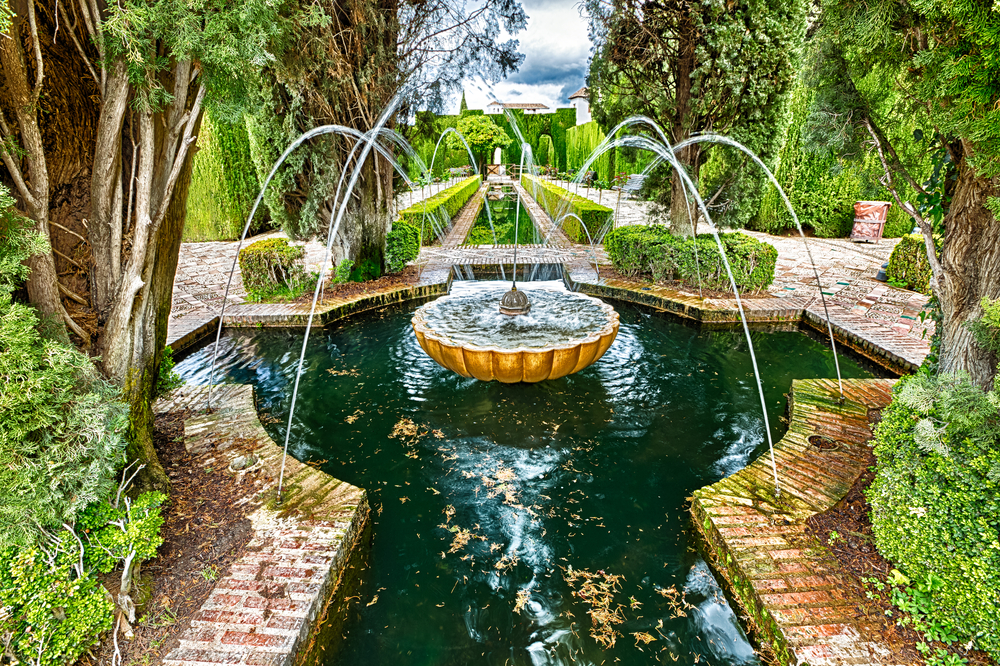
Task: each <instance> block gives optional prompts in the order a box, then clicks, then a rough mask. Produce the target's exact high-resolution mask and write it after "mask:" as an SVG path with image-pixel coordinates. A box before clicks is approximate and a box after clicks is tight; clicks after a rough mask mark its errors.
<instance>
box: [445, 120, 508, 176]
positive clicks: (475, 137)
mask: <svg viewBox="0 0 1000 666" xmlns="http://www.w3.org/2000/svg"><path fill="white" fill-rule="evenodd" d="M456 129H457V130H458V132H459V133H460V134H461V135H462V136H463V137H465V141H466V142H467V143H468V144H469V148H470V149H471V150H472V154H473V155H475V156H476V160H477V161H478V162H479V163H480V164H483V163H484V160H485V161H489V160H490V158H491V155H492V154H493V151H494V150H495V149H497V148H506V147H507V146H509V145H510V143H511V140H512V139H511V138H510V136H509V135H508V134H507V133H506V132H504V131H503V130H502V129H501V128H500V127H498V126H497V124H496V123H494V122H493V120H492V119H491V118H490V117H489V116H485V115H484V116H471V115H470V116H463V117H462V118H461V119H459V121H458V124H457V125H456ZM446 141H447V143H448V147H449V148H451V149H452V150H458V149H463V150H464V149H465V145H464V144H463V143H462V142H461V141H460V140H459V138H458V137H457V136H455V135H454V134H449V135H448V138H447V139H446Z"/></svg>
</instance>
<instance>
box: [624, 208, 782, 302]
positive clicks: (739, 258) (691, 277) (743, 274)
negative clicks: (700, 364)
mask: <svg viewBox="0 0 1000 666" xmlns="http://www.w3.org/2000/svg"><path fill="white" fill-rule="evenodd" d="M721 239H722V245H723V247H724V248H725V250H726V257H727V259H728V260H729V265H730V267H731V268H732V271H733V277H734V279H735V280H736V286H737V288H739V290H740V291H741V292H744V291H745V292H758V291H763V290H764V289H767V287H769V286H770V285H771V283H772V282H773V281H774V267H775V264H776V262H777V259H778V251H777V250H776V249H775V248H774V246H773V245H770V244H768V243H763V242H761V241H758V240H757V239H755V238H751V237H750V236H747V235H746V234H743V233H739V232H735V233H727V234H721ZM696 247H697V257H696V256H695V250H696ZM604 249H605V250H606V251H607V253H608V258H609V259H611V263H612V264H613V265H614V267H615V270H617V271H618V272H619V273H621V274H622V275H625V276H627V277H637V276H649V277H651V278H652V279H654V280H674V279H676V280H680V281H682V282H684V283H685V284H687V285H689V286H692V287H698V285H699V281H700V284H701V285H702V286H703V287H704V288H706V289H713V290H720V291H728V290H730V289H731V286H730V283H729V276H728V274H727V273H726V268H725V265H724V264H723V262H722V256H721V255H720V254H719V249H718V246H717V245H716V243H715V239H714V238H713V237H712V236H711V235H709V234H702V235H700V236H698V238H697V239H696V240H694V239H691V238H680V237H677V236H674V235H672V234H671V233H670V231H669V229H667V228H666V227H664V226H649V227H647V226H644V225H629V226H624V227H618V228H617V229H614V230H612V231H610V232H608V235H607V236H605V238H604Z"/></svg>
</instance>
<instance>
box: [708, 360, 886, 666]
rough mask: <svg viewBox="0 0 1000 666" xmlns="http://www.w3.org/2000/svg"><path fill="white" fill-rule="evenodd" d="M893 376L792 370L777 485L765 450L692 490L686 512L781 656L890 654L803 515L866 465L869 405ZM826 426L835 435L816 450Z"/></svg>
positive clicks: (829, 500)
mask: <svg viewBox="0 0 1000 666" xmlns="http://www.w3.org/2000/svg"><path fill="white" fill-rule="evenodd" d="M893 384H894V381H893V380H887V379H868V380H864V379H851V380H844V394H845V397H846V400H845V401H844V403H843V404H840V402H839V391H838V389H837V383H836V381H833V380H823V379H811V380H796V381H795V382H793V384H792V390H791V392H790V394H789V403H790V404H789V406H790V410H791V422H790V424H789V427H788V432H787V433H786V434H785V436H784V437H783V438H782V439H781V441H779V442H777V443H776V444H775V446H774V453H775V460H776V467H777V470H778V479H779V483H780V486H781V492H780V494H776V493H775V490H774V481H773V476H772V468H771V461H770V457H769V455H768V454H767V453H765V454H764V455H762V456H761V457H760V458H758V459H757V460H756V461H755V462H754V463H753V464H751V465H749V466H748V467H746V468H744V469H743V470H741V471H739V472H737V473H735V474H733V475H732V476H729V477H727V478H725V479H722V480H721V481H718V482H717V483H715V484H713V485H711V486H706V487H705V488H701V489H699V490H696V491H695V492H694V496H693V497H692V500H691V515H692V517H693V519H694V523H695V525H696V527H697V528H698V530H699V531H700V533H701V535H702V537H703V538H704V540H705V544H706V546H707V550H708V553H709V560H710V562H711V564H712V567H713V568H714V569H715V570H716V572H717V573H718V574H719V577H720V580H722V581H723V582H724V585H725V586H726V588H727V592H728V593H729V594H730V596H731V597H733V598H734V600H735V602H736V604H737V605H738V606H739V608H740V611H741V614H742V615H743V616H744V619H745V620H746V622H747V623H748V624H749V625H750V629H751V630H752V632H753V633H754V634H755V636H756V638H757V639H758V640H759V641H761V642H762V643H766V644H767V647H768V648H770V650H771V651H773V653H774V655H775V657H776V659H777V661H778V662H779V663H780V664H782V665H783V666H798V665H800V664H805V663H808V664H809V666H834V665H835V664H884V663H891V655H892V652H891V650H889V649H888V648H887V647H886V646H885V645H882V644H881V643H880V642H879V639H878V637H872V636H868V635H866V631H865V629H864V627H863V625H862V624H861V623H859V622H858V621H857V619H856V615H857V612H856V608H857V606H858V604H859V603H861V601H862V600H861V599H860V598H856V597H854V596H852V592H850V590H849V589H848V588H847V587H846V586H845V585H844V580H845V579H847V578H848V577H849V576H850V574H848V573H847V572H845V571H843V570H842V569H841V568H840V565H839V563H838V562H837V560H836V559H835V558H834V557H833V556H832V555H831V554H830V553H829V551H827V550H826V548H825V547H824V546H823V544H822V543H820V542H819V540H818V539H816V538H815V537H813V536H811V535H809V534H808V533H806V525H805V521H806V519H807V518H809V517H810V516H812V515H814V514H816V513H821V512H823V511H825V510H827V509H829V508H830V507H832V506H834V505H835V504H836V503H837V502H839V501H840V500H841V499H842V498H843V497H844V495H846V494H847V492H848V491H849V490H850V488H851V486H852V485H853V484H854V481H855V480H856V479H857V477H858V476H859V475H860V474H861V472H862V471H863V470H864V468H865V462H864V457H863V454H864V450H865V448H867V447H868V446H869V444H868V441H869V440H870V439H871V437H872V434H871V430H870V428H869V426H868V410H869V409H881V408H882V407H884V406H885V405H887V404H888V402H889V399H890V394H891V389H892V385H893ZM812 435H822V436H825V437H828V438H830V439H833V440H835V441H836V442H838V443H839V447H838V448H837V449H834V450H826V451H824V450H820V449H817V448H815V447H814V446H812V445H811V444H810V443H809V441H808V440H809V437H810V436H812Z"/></svg>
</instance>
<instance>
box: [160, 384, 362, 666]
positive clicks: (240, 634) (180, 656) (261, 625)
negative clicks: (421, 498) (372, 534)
mask: <svg viewBox="0 0 1000 666" xmlns="http://www.w3.org/2000/svg"><path fill="white" fill-rule="evenodd" d="M206 394H207V387H205V386H183V387H181V388H179V389H177V390H175V391H173V392H172V393H170V394H168V395H167V396H164V397H163V398H161V399H159V400H158V401H157V402H156V404H155V405H154V411H156V412H158V413H159V412H168V411H174V410H179V409H186V408H189V409H194V410H199V411H200V410H201V409H202V408H203V407H204V406H205V401H206V397H207V395H206ZM212 406H213V408H214V411H213V412H212V413H211V414H205V413H201V414H198V412H197V411H196V412H195V414H196V415H195V416H192V417H191V418H189V419H187V420H186V421H185V423H184V446H185V448H186V449H187V450H188V451H189V452H190V453H192V454H193V455H196V456H201V458H200V462H201V463H202V464H204V465H212V464H215V465H220V464H221V465H225V466H227V467H228V468H229V469H230V470H231V472H232V473H233V474H235V475H237V476H239V484H240V486H241V487H242V488H244V489H245V491H244V492H245V494H244V497H243V498H242V499H241V500H238V502H237V504H238V505H244V504H245V505H247V506H249V507H250V508H252V511H249V512H248V513H249V520H250V522H251V525H252V529H253V531H254V535H253V538H252V539H251V541H250V542H249V544H248V545H247V548H246V552H245V554H244V555H243V556H242V557H241V558H240V559H239V560H237V561H236V562H235V563H233V565H232V566H231V567H230V569H229V571H228V572H226V574H225V575H224V576H223V577H222V578H220V579H219V580H218V582H217V583H216V584H215V587H214V588H213V590H212V592H211V594H210V595H209V597H208V599H207V600H206V601H205V603H204V604H203V605H202V606H201V608H200V609H199V611H198V612H197V613H196V614H195V615H194V617H193V618H192V619H191V620H190V623H189V626H187V627H184V628H183V630H182V632H181V634H180V640H179V645H178V646H177V647H175V648H174V649H173V650H171V651H170V652H169V653H168V654H167V655H166V657H164V659H163V661H162V663H163V664H165V665H167V666H209V665H213V664H269V665H273V666H285V665H291V664H293V663H303V659H305V658H307V657H308V656H309V655H310V654H312V656H313V658H314V659H315V658H316V657H317V655H316V654H314V653H315V651H316V650H315V645H316V638H317V637H316V635H315V631H314V630H315V628H316V627H315V625H316V621H317V619H318V618H319V617H321V616H322V615H323V614H324V613H325V612H326V610H327V607H328V604H330V603H331V601H332V600H333V599H334V597H335V596H336V595H343V594H344V593H345V590H344V589H342V587H341V580H342V579H343V578H344V575H345V573H346V571H347V570H348V569H350V568H352V567H355V566H356V561H355V560H356V558H357V557H359V556H360V555H361V554H362V553H361V551H362V550H363V549H364V548H366V547H367V545H366V544H365V543H364V541H365V536H364V535H365V533H366V530H367V529H368V524H369V509H368V503H367V498H366V494H365V491H363V490H361V489H360V488H356V487H355V486H352V485H350V484H348V483H345V482H343V481H339V480H337V479H334V478H333V477H331V476H329V475H328V474H325V473H324V472H321V471H319V470H317V469H315V468H313V467H310V466H308V465H304V464H302V463H300V462H298V461H297V460H295V459H294V458H291V457H289V458H288V459H287V461H286V467H285V493H284V495H285V497H284V501H283V502H282V503H281V504H280V505H277V506H274V504H273V497H274V490H275V487H276V484H277V479H278V471H279V468H280V464H281V453H282V451H281V448H280V447H278V445H277V444H275V443H274V442H273V441H272V440H271V438H270V437H269V436H268V435H267V433H266V432H265V431H264V428H263V427H262V426H261V424H260V421H259V420H258V418H257V411H256V408H255V406H254V397H253V387H251V386H248V385H237V384H229V385H223V386H218V387H216V389H215V391H214V393H213V400H212ZM248 456H252V457H251V458H249V459H248V458H247V457H248ZM240 460H243V461H247V462H251V464H250V465H249V466H247V467H246V468H245V469H242V470H236V469H235V466H234V463H235V462H237V461H240ZM254 460H255V461H256V462H253V461H254Z"/></svg>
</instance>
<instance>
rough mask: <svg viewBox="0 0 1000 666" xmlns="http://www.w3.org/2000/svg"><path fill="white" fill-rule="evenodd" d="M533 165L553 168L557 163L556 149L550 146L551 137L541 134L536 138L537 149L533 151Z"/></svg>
mask: <svg viewBox="0 0 1000 666" xmlns="http://www.w3.org/2000/svg"><path fill="white" fill-rule="evenodd" d="M535 164H539V165H542V166H551V167H555V166H556V165H557V164H559V162H558V161H557V160H556V148H555V146H554V145H553V144H552V137H551V136H549V135H548V134H543V135H541V136H540V137H538V149H537V150H536V151H535Z"/></svg>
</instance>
